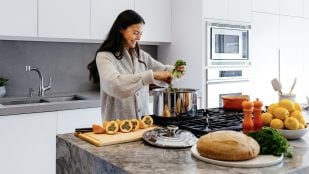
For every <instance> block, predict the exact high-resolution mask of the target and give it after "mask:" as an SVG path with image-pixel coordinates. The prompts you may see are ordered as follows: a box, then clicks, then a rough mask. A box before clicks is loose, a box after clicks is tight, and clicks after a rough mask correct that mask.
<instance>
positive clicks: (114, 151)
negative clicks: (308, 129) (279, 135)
mask: <svg viewBox="0 0 309 174" xmlns="http://www.w3.org/2000/svg"><path fill="white" fill-rule="evenodd" d="M289 143H290V144H291V146H292V153H293V158H291V159H290V158H287V157H284V160H283V162H281V163H280V164H277V165H275V166H271V167H263V168H233V167H224V166H218V165H212V164H208V163H206V162H203V161H200V160H198V159H196V158H195V157H193V156H192V155H191V150H190V148H185V149H165V148H158V147H153V146H150V145H148V144H146V143H145V142H143V141H136V142H131V143H124V144H117V145H109V146H103V147H96V146H94V145H91V144H89V143H87V142H85V141H83V140H81V139H79V138H78V137H75V136H74V134H62V135H58V136H57V173H66V172H67V173H92V174H95V173H104V172H105V173H143V174H145V173H178V174H179V173H186V174H190V173H192V174H193V173H194V174H195V173H197V174H198V173H216V174H226V173H254V174H265V173H272V174H276V173H308V171H309V134H306V135H305V136H304V137H303V138H301V139H298V140H294V141H289Z"/></svg>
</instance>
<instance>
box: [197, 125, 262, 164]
mask: <svg viewBox="0 0 309 174" xmlns="http://www.w3.org/2000/svg"><path fill="white" fill-rule="evenodd" d="M197 151H198V152H199V153H200V155H201V156H203V157H206V158H211V159H216V160H224V161H240V160H248V159H252V158H254V157H256V156H258V154H259V153H260V146H259V144H258V143H257V142H256V141H255V140H254V139H253V138H251V137H249V136H247V135H245V134H243V133H241V132H236V131H225V130H223V131H216V132H211V133H208V134H206V135H203V136H202V137H200V139H199V140H198V141H197Z"/></svg>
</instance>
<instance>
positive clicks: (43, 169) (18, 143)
mask: <svg viewBox="0 0 309 174" xmlns="http://www.w3.org/2000/svg"><path fill="white" fill-rule="evenodd" d="M56 116H57V113H56V112H46V113H35V114H21V115H10V116H1V117H0V135H1V143H0V154H1V155H0V164H1V165H0V171H1V173H31V174H42V173H46V174H55V173H56V170H55V169H56Z"/></svg>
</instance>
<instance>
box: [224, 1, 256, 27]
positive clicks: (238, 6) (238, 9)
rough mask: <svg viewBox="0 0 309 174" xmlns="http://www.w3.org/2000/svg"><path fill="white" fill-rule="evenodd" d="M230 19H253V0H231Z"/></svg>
mask: <svg viewBox="0 0 309 174" xmlns="http://www.w3.org/2000/svg"><path fill="white" fill-rule="evenodd" d="M228 12H229V14H228V19H229V20H232V21H245V22H250V21H251V0H229V9H228Z"/></svg>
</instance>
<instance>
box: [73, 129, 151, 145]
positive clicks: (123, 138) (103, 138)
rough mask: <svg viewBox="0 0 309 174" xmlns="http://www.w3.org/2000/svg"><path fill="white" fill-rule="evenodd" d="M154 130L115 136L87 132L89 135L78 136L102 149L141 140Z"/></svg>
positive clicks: (118, 133) (81, 134) (142, 130)
mask: <svg viewBox="0 0 309 174" xmlns="http://www.w3.org/2000/svg"><path fill="white" fill-rule="evenodd" d="M154 128H155V126H152V127H149V128H146V129H139V130H137V131H134V132H129V133H122V132H117V133H116V134H114V135H109V134H95V133H93V132H87V133H77V134H76V136H77V137H79V138H81V139H83V140H85V141H87V142H88V143H91V144H93V145H95V146H98V147H100V146H106V145H112V144H120V143H127V142H132V141H138V140H141V139H142V137H143V134H144V132H146V131H149V130H152V129H154Z"/></svg>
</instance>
